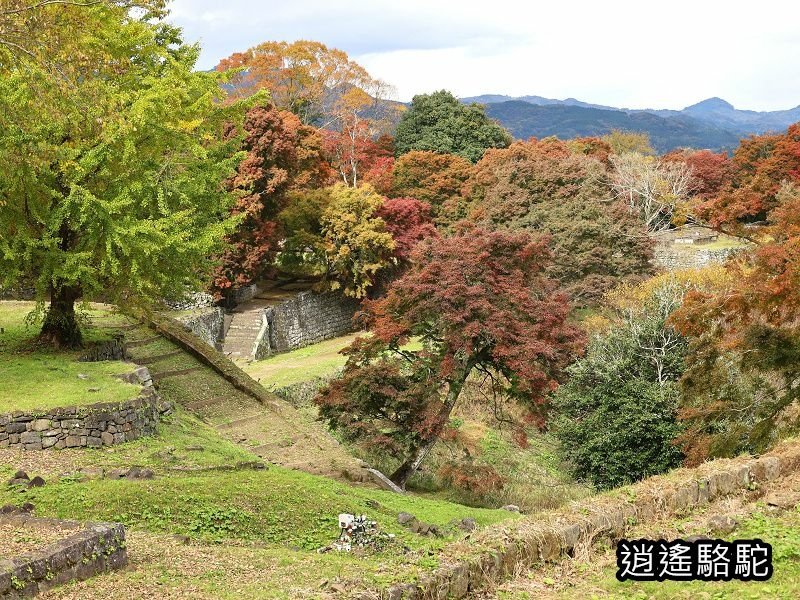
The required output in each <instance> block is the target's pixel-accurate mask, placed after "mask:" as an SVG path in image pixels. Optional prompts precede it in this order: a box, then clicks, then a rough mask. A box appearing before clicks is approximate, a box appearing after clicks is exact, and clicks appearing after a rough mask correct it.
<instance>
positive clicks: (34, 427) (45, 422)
mask: <svg viewBox="0 0 800 600" xmlns="http://www.w3.org/2000/svg"><path fill="white" fill-rule="evenodd" d="M48 429H50V419H36V420H35V421H33V422H32V423H31V431H46V430H48Z"/></svg>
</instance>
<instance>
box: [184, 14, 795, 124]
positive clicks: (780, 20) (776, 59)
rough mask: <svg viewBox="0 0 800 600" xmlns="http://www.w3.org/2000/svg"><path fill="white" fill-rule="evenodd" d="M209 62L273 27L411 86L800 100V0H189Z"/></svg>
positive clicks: (681, 100)
mask: <svg viewBox="0 0 800 600" xmlns="http://www.w3.org/2000/svg"><path fill="white" fill-rule="evenodd" d="M173 20H174V21H175V22H176V23H177V24H179V25H181V26H183V27H184V28H185V31H186V34H187V38H188V39H190V40H198V39H199V40H201V42H202V44H203V47H204V52H203V56H202V59H201V63H202V64H201V65H200V67H202V68H210V67H211V66H213V65H214V64H216V62H217V61H218V60H219V59H220V58H223V57H224V56H227V55H228V54H230V53H232V52H234V51H237V50H244V49H246V48H248V47H250V46H252V45H254V44H256V43H258V42H261V41H264V40H268V39H286V40H294V39H318V40H320V41H322V42H324V43H326V44H328V45H331V46H335V47H338V48H341V49H343V50H345V51H347V52H348V53H349V54H351V56H353V57H355V58H356V59H357V60H358V61H359V62H362V63H363V64H364V65H365V66H366V67H367V68H368V69H369V70H370V71H371V72H372V73H373V74H374V75H375V76H378V77H380V78H382V79H384V80H386V81H387V82H389V83H391V84H393V85H394V86H395V88H396V89H397V91H398V97H399V98H400V99H403V100H408V99H410V98H411V96H413V95H414V94H416V93H422V92H428V91H431V90H435V89H442V88H446V89H450V90H452V91H453V92H454V93H456V94H458V95H461V96H467V95H476V94H480V93H504V94H510V95H523V94H538V95H542V96H550V97H557V98H565V97H569V96H572V97H576V98H579V99H581V100H585V101H588V102H596V103H601V104H610V105H615V106H629V107H637V108H638V107H657V108H682V107H683V106H686V105H688V104H692V103H694V102H696V101H698V100H701V99H703V98H706V97H709V96H721V97H723V98H725V99H727V100H729V101H730V102H732V103H733V104H734V105H736V106H737V107H739V108H754V109H759V110H768V109H769V110H774V109H779V108H789V107H792V106H796V105H797V104H800V77H799V76H798V75H800V73H798V65H800V27H798V23H800V3H798V2H796V1H792V0H761V2H759V3H755V4H754V3H752V2H743V1H739V0H736V1H720V0H705V1H704V0H670V2H664V3H659V4H655V3H652V2H642V1H641V0H639V1H633V0H617V1H611V0H605V1H602V0H594V1H592V0H573V1H572V2H560V3H555V2H552V1H550V0H547V1H545V2H542V1H536V2H522V1H512V0H492V1H491V2H486V1H485V0H482V1H480V2H478V1H474V0H462V1H455V0H436V1H431V0H424V1H423V0H405V1H404V2H402V3H400V2H397V1H396V0H392V1H386V0H372V1H369V0H336V1H335V2H331V1H323V0H294V2H292V3H288V2H286V0H281V1H274V0H269V1H265V2H248V1H244V0H227V1H226V2H224V3H220V2H216V1H212V0H176V1H175V2H174V4H173Z"/></svg>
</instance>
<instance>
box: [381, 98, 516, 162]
mask: <svg viewBox="0 0 800 600" xmlns="http://www.w3.org/2000/svg"><path fill="white" fill-rule="evenodd" d="M510 143H511V135H510V134H509V133H508V132H507V131H506V130H505V129H503V127H502V126H501V125H499V124H498V123H496V122H495V121H493V120H491V119H490V118H489V117H487V116H486V112H485V110H484V108H483V106H481V105H479V104H470V105H466V104H463V103H461V102H459V100H458V99H457V98H456V97H455V96H453V94H451V93H450V92H447V91H445V90H442V91H439V92H434V93H433V94H420V95H418V96H414V99H413V100H412V101H411V108H409V109H408V110H407V111H406V112H404V113H403V116H402V117H401V118H400V122H399V123H398V124H397V131H396V133H395V156H398V157H399V156H402V155H403V154H405V153H406V152H411V151H412V150H431V151H433V152H440V153H446V154H458V155H459V156H462V157H464V158H466V159H467V160H469V161H471V162H477V161H478V160H480V158H481V157H482V156H483V153H484V152H485V151H486V149H487V148H505V147H506V146H508V145H509V144H510Z"/></svg>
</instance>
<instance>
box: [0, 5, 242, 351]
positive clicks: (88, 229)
mask: <svg viewBox="0 0 800 600" xmlns="http://www.w3.org/2000/svg"><path fill="white" fill-rule="evenodd" d="M153 4H163V3H156V2H154V3H153ZM130 9H131V6H130V3H115V2H101V3H90V4H89V5H80V6H79V5H71V4H68V3H62V4H60V5H51V4H49V3H43V6H41V7H39V8H35V7H34V8H31V9H30V10H33V11H37V10H39V11H62V12H60V13H58V14H52V13H50V12H47V13H41V14H42V17H43V18H44V17H50V18H54V19H56V20H58V19H66V18H67V17H66V15H68V16H69V17H70V19H71V21H70V22H75V23H79V24H80V27H74V28H71V29H69V30H68V33H70V35H69V36H67V37H65V38H64V39H63V40H62V43H61V44H56V45H53V46H52V47H46V49H47V48H49V51H48V52H47V53H46V54H45V55H41V56H40V55H39V54H35V55H28V54H26V53H25V52H22V51H20V52H19V53H17V54H15V55H14V60H8V61H2V62H0V132H2V133H0V170H2V172H3V177H2V178H1V179H0V206H2V212H0V274H1V277H2V279H1V280H0V284H2V285H4V286H11V285H14V284H15V283H17V282H19V281H20V280H28V281H32V282H34V284H35V287H36V292H37V298H38V300H39V302H40V307H41V308H42V309H43V308H44V302H45V300H46V299H47V298H48V297H49V298H50V301H51V302H50V306H49V308H48V309H47V310H46V311H45V312H44V322H43V326H42V336H43V338H45V339H46V340H48V341H49V342H51V343H53V344H54V345H58V346H76V345H80V343H81V332H80V325H79V323H78V320H77V318H76V313H75V304H76V302H77V301H78V300H80V299H86V300H88V299H99V298H102V299H104V300H106V301H110V302H114V303H118V304H134V303H136V304H142V305H144V304H145V303H147V302H148V301H152V300H153V299H156V298H165V297H166V298H169V297H176V296H179V295H181V294H183V293H184V292H185V290H186V287H187V286H188V285H199V284H200V281H201V280H205V278H206V276H207V274H208V272H209V270H210V269H209V268H210V264H209V260H208V258H207V257H209V256H210V255H211V254H212V252H214V251H216V250H219V245H220V241H221V240H222V239H223V237H224V235H225V234H226V233H227V232H228V231H229V230H230V228H231V225H232V224H233V221H232V220H230V219H228V216H227V214H228V210H229V207H230V202H229V198H228V194H227V193H226V192H225V191H224V186H223V185H222V182H223V180H225V179H226V178H227V177H229V176H230V175H231V173H232V172H233V169H234V167H235V165H236V160H237V159H238V154H237V152H236V149H237V148H238V144H239V140H238V138H237V136H236V135H231V131H232V130H233V131H234V132H235V128H233V129H232V128H231V127H230V124H231V123H235V122H236V120H238V119H240V116H241V112H242V111H241V107H239V106H238V105H231V106H227V107H223V106H222V105H221V103H219V102H218V100H219V99H220V94H221V92H220V85H219V84H220V78H219V76H218V75H217V74H212V73H202V72H197V71H195V70H194V67H195V62H196V59H197V56H198V53H199V49H198V48H197V47H196V46H189V45H185V44H184V43H183V42H182V40H181V38H180V31H179V30H177V29H175V28H174V27H172V26H170V25H168V24H167V23H165V22H164V21H163V20H161V19H162V18H163V16H164V15H163V13H157V12H150V11H136V10H130ZM19 14H20V15H21V14H23V13H19ZM24 14H25V15H26V18H29V17H30V13H29V12H27V11H26V12H25V13H24Z"/></svg>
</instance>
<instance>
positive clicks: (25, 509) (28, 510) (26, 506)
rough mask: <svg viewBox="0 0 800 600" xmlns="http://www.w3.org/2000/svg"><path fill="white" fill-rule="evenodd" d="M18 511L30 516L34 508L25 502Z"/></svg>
mask: <svg viewBox="0 0 800 600" xmlns="http://www.w3.org/2000/svg"><path fill="white" fill-rule="evenodd" d="M19 509H20V510H21V511H22V512H24V513H26V514H30V513H32V512H33V509H34V506H33V504H31V503H30V502H25V503H24V504H23V505H22V506H20V508H19Z"/></svg>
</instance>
